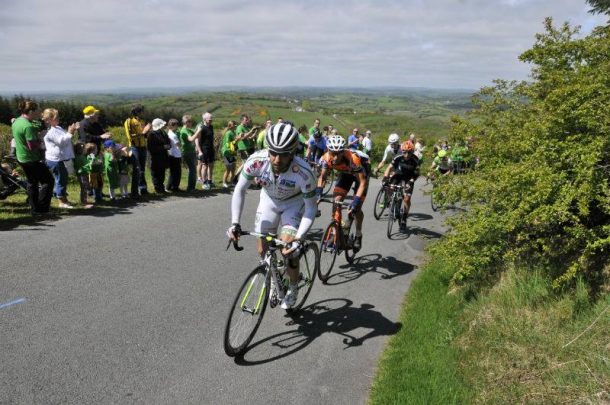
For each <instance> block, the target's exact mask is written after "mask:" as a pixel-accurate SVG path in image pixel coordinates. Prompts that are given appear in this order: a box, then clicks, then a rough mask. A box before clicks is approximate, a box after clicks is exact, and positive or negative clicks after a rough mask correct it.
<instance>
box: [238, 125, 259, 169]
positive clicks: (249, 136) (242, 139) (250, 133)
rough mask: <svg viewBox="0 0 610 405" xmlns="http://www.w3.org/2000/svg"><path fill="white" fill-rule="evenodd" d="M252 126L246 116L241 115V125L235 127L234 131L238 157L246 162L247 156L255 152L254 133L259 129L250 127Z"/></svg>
mask: <svg viewBox="0 0 610 405" xmlns="http://www.w3.org/2000/svg"><path fill="white" fill-rule="evenodd" d="M251 125H252V120H251V119H250V116H249V115H248V114H242V115H241V123H240V124H239V125H238V126H237V129H236V130H235V140H236V141H237V150H238V153H239V157H240V158H241V159H242V160H243V161H246V159H248V156H250V155H251V154H253V153H254V150H255V147H254V146H255V144H254V143H255V140H254V137H255V136H256V131H257V130H258V129H259V127H250V126H251Z"/></svg>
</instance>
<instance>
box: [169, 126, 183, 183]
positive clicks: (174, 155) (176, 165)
mask: <svg viewBox="0 0 610 405" xmlns="http://www.w3.org/2000/svg"><path fill="white" fill-rule="evenodd" d="M167 128H168V131H167V136H168V138H169V141H170V142H171V149H170V150H169V180H168V181H167V189H168V190H169V191H182V190H180V178H181V177H182V153H181V151H180V138H178V135H177V134H176V132H175V131H176V130H177V129H178V120H177V119H175V118H172V119H170V120H169V122H168V123H167Z"/></svg>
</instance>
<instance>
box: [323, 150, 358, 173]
mask: <svg viewBox="0 0 610 405" xmlns="http://www.w3.org/2000/svg"><path fill="white" fill-rule="evenodd" d="M342 157H343V158H342V159H338V160H340V163H339V164H336V165H335V164H333V156H332V155H331V154H330V152H326V153H325V154H324V156H322V157H321V158H320V166H322V168H327V169H329V170H333V169H334V170H336V171H338V172H340V173H346V174H356V173H360V172H362V171H363V170H364V166H363V165H362V160H361V159H360V156H358V155H357V154H356V153H352V152H351V151H349V150H344V151H343V156H342Z"/></svg>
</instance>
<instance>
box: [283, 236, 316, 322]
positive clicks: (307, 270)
mask: <svg viewBox="0 0 610 405" xmlns="http://www.w3.org/2000/svg"><path fill="white" fill-rule="evenodd" d="M319 267H320V250H319V249H318V245H316V244H315V243H313V242H307V244H306V245H305V250H304V251H303V254H302V255H301V258H300V259H299V298H298V300H297V302H296V303H295V304H294V306H293V307H292V308H290V309H288V310H287V311H286V312H288V313H289V314H291V313H294V312H295V311H298V310H299V309H301V307H302V306H303V304H305V301H306V300H307V297H308V296H309V293H310V292H311V288H312V287H313V282H314V280H315V279H316V276H317V273H318V268H319Z"/></svg>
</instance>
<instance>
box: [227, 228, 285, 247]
mask: <svg viewBox="0 0 610 405" xmlns="http://www.w3.org/2000/svg"><path fill="white" fill-rule="evenodd" d="M239 235H240V236H247V235H250V236H257V237H259V238H263V239H265V241H266V242H270V243H271V244H272V246H281V247H286V246H288V245H289V243H288V242H284V241H283V240H280V239H277V238H276V237H274V236H273V235H272V234H269V233H259V232H250V231H241V232H240V233H239ZM231 244H233V248H234V249H235V250H237V251H238V252H241V251H242V250H244V248H243V247H242V246H239V241H238V240H229V243H228V244H227V248H226V249H225V250H229V247H230V246H231Z"/></svg>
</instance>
